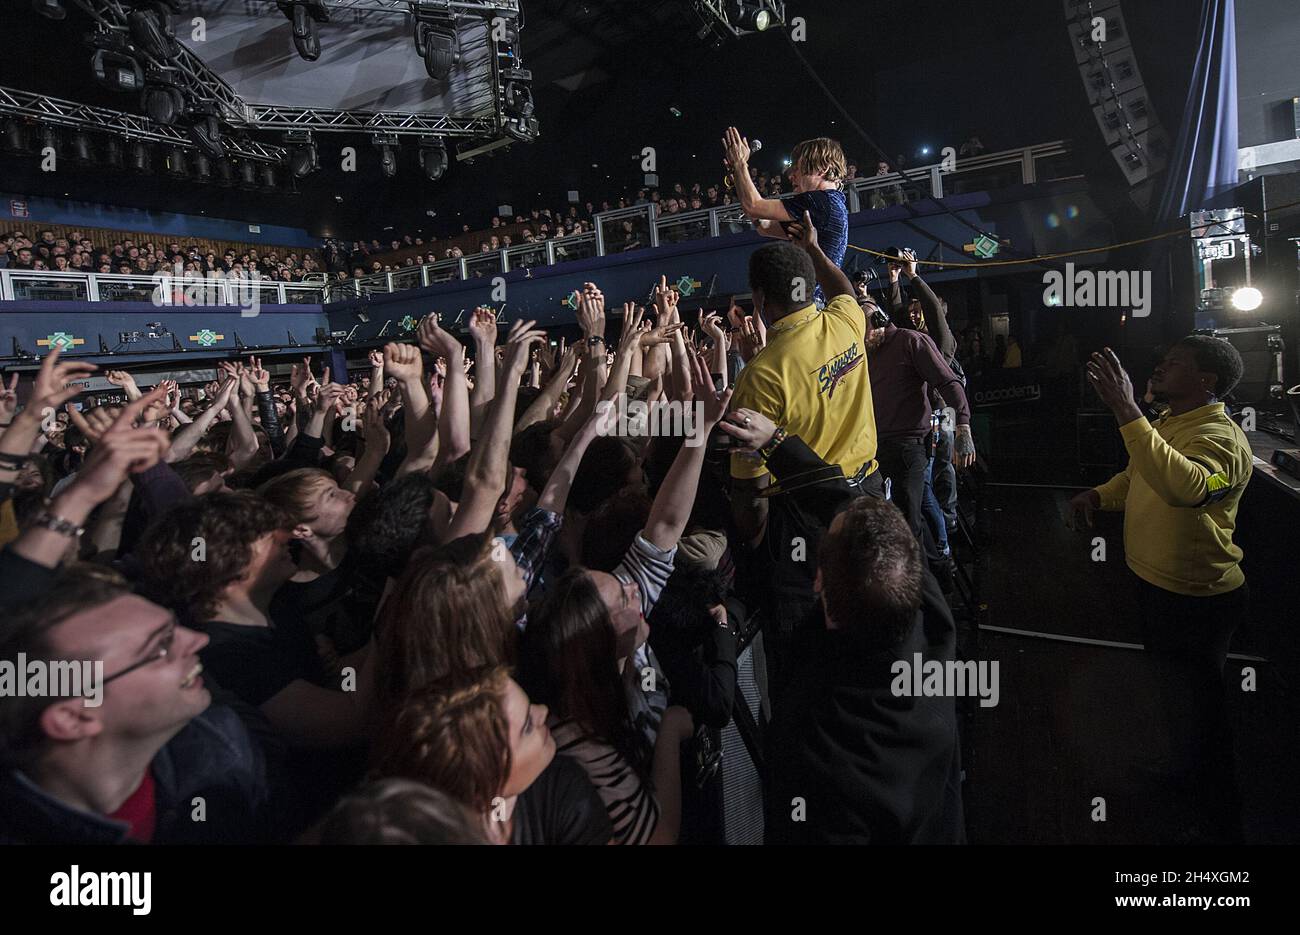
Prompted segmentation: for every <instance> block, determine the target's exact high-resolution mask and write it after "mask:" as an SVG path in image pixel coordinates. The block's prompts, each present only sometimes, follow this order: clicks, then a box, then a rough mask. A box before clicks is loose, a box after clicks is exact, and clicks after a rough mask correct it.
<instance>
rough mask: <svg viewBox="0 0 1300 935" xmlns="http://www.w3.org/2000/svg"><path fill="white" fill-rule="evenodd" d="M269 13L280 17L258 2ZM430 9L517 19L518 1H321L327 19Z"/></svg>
mask: <svg viewBox="0 0 1300 935" xmlns="http://www.w3.org/2000/svg"><path fill="white" fill-rule="evenodd" d="M259 2H261V3H263V4H265V5H266V6H267V7H268V8H269V9H270V10H273V11H275V14H276V15H277V16H279V15H280V11H279V9H278V8H277V7H276V0H259ZM421 5H424V6H430V7H437V8H442V9H451V10H452V11H454V12H457V13H481V14H483V15H484V16H504V17H506V18H507V19H509V18H511V16H518V15H519V0H450V2H445V0H444V2H433V3H430V2H429V0H423V3H422V2H421V0H325V8H326V9H327V10H329V11H330V15H331V16H333V14H335V13H348V12H350V11H353V10H365V11H367V12H371V13H388V14H390V15H392V16H405V15H407V14H408V13H413V12H414V8H415V7H417V6H421Z"/></svg>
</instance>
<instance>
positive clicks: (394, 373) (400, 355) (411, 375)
mask: <svg viewBox="0 0 1300 935" xmlns="http://www.w3.org/2000/svg"><path fill="white" fill-rule="evenodd" d="M384 372H385V373H387V374H388V375H389V376H390V377H394V378H395V379H397V381H398V382H400V383H407V384H414V383H419V382H420V380H421V379H423V376H424V363H423V362H422V361H421V360H420V349H419V348H418V347H415V346H414V345H411V344H385V345H384Z"/></svg>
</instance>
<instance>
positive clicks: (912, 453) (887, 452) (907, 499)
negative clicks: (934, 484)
mask: <svg viewBox="0 0 1300 935" xmlns="http://www.w3.org/2000/svg"><path fill="white" fill-rule="evenodd" d="M876 458H877V460H879V461H880V473H881V474H883V475H884V476H885V477H888V478H889V479H890V481H891V482H892V494H891V499H892V500H893V501H894V503H895V504H897V506H898V508H899V509H900V510H902V511H903V516H904V518H905V519H906V520H907V525H908V528H910V529H911V530H912V535H914V536H916V538H917V540H918V541H922V542H923V541H924V539H923V538H922V535H921V530H922V528H923V527H924V526H925V516H924V514H923V513H922V512H921V499H922V497H924V495H925V466H926V464H927V463H928V462H929V460H930V444H929V438H928V436H922V437H920V438H890V439H882V440H881V442H880V445H879V447H878V448H877V449H876Z"/></svg>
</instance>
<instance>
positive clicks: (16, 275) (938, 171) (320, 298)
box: [0, 140, 1082, 305]
mask: <svg viewBox="0 0 1300 935" xmlns="http://www.w3.org/2000/svg"><path fill="white" fill-rule="evenodd" d="M1081 174H1082V173H1080V172H1079V171H1077V170H1076V169H1075V168H1074V166H1073V162H1072V160H1071V152H1070V148H1069V146H1068V145H1067V144H1066V143H1065V142H1064V141H1059V140H1058V141H1056V142H1052V143H1039V144H1037V145H1035V146H1026V147H1024V148H1023V149H1010V150H1004V151H1002V152H997V153H988V154H986V155H983V156H970V157H961V158H959V159H958V160H957V162H956V165H955V166H954V167H953V168H952V170H951V171H948V170H946V169H945V168H944V165H943V163H941V162H940V163H934V164H933V165H928V166H917V167H915V168H911V169H906V170H904V171H903V172H902V173H901V174H900V173H894V174H892V175H888V176H866V177H863V178H856V179H853V180H852V181H850V182H849V183H848V184H846V185H845V187H844V193H845V196H846V197H847V199H848V208H849V212H850V213H853V214H856V213H858V212H859V211H871V210H881V209H887V208H891V207H893V206H896V205H902V204H906V203H909V202H913V201H919V200H921V199H925V198H943V197H945V196H947V195H956V194H961V193H963V192H974V191H989V190H993V189H998V188H1006V187H1008V186H1011V185H1017V184H1031V183H1034V182H1042V181H1050V180H1054V179H1063V178H1075V177H1078V176H1079V175H1081ZM782 197H783V198H788V197H791V196H790V195H783V196H782ZM594 223H595V230H593V231H590V232H588V233H583V234H575V235H573V236H570V237H562V238H559V239H556V240H547V241H538V242H535V243H523V244H514V245H512V246H509V247H506V248H504V249H502V250H498V251H494V252H492V253H476V254H472V255H470V256H464V257H455V258H452V259H447V260H439V261H438V262H436V263H427V264H424V265H422V266H403V267H401V268H399V269H396V270H393V271H391V272H383V273H371V274H369V275H367V276H359V277H357V278H356V279H348V280H344V281H342V282H329V283H326V282H320V281H315V277H313V281H304V282H272V281H270V280H256V281H252V282H251V284H250V281H249V280H239V279H231V278H229V277H225V278H217V279H201V280H189V279H186V280H184V281H183V282H184V286H185V288H186V289H189V288H190V286H191V285H194V286H196V287H199V288H202V289H203V290H204V294H207V293H208V292H209V291H210V293H211V295H213V296H215V297H216V301H213V302H211V303H210V304H217V305H247V304H248V300H247V297H248V295H249V291H250V289H251V290H252V291H253V293H254V294H256V295H257V297H258V301H260V302H263V303H279V304H290V305H292V304H312V303H321V302H333V301H339V300H343V299H349V298H356V297H358V296H368V295H375V294H382V293H390V292H402V291H404V290H407V289H415V288H418V287H421V286H430V285H433V284H435V283H440V282H451V281H453V280H461V281H463V280H469V279H491V278H492V277H495V276H500V275H502V274H504V273H507V272H510V271H512V270H520V269H532V268H534V267H538V266H554V265H555V264H557V263H565V262H568V261H570V260H585V259H590V258H592V257H597V256H610V255H614V254H619V253H625V252H628V251H632V250H640V249H644V248H647V247H658V246H660V245H661V244H675V243H686V242H689V241H692V240H703V239H705V238H708V237H718V236H722V235H725V234H735V233H741V232H743V231H747V230H752V229H753V225H752V224H751V223H750V222H749V221H748V220H747V219H746V218H745V214H744V212H743V211H741V209H740V206H739V205H734V204H733V205H725V206H723V207H719V208H707V209H705V210H702V211H689V212H685V213H679V214H663V213H661V212H660V211H659V210H658V207H657V206H656V205H655V204H653V203H651V204H645V205H635V206H633V207H631V208H618V209H616V210H613V211H604V212H601V213H600V214H597V215H596V216H595V218H594ZM0 287H2V292H0V298H4V299H38V300H39V299H54V300H57V299H63V300H74V301H82V302H87V301H88V302H114V301H154V302H156V303H157V304H164V305H180V304H185V301H186V300H185V293H183V292H181V293H178V292H177V281H175V280H173V281H171V282H170V283H169V284H163V285H160V282H159V277H156V276H122V275H116V274H100V273H57V272H32V271H22V270H0Z"/></svg>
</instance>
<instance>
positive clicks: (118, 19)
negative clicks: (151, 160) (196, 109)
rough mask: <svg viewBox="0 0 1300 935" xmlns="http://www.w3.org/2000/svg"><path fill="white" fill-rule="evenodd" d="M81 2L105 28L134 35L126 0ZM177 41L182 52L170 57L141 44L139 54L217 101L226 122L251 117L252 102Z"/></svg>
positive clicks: (198, 95) (199, 96) (190, 91)
mask: <svg viewBox="0 0 1300 935" xmlns="http://www.w3.org/2000/svg"><path fill="white" fill-rule="evenodd" d="M77 5H78V6H80V7H81V8H82V9H83V10H85V11H86V12H87V13H89V14H90V16H91V17H92V18H93V19H94V20H95V21H96V22H97V23H98V24H99V26H100V28H101V29H109V30H112V31H113V32H115V33H119V34H121V35H124V36H130V34H131V29H130V26H129V25H128V20H127V14H128V13H130V12H131V11H132V10H133V9H134V7H129V6H126V5H125V4H123V2H122V0H77ZM177 45H178V46H179V47H180V54H179V55H177V56H176V57H175V58H174V59H171V60H168V61H161V60H159V59H155V58H153V57H152V56H150V55H149V54H148V53H147V52H145V51H144V50H143V49H140V48H137V49H136V54H137V55H138V56H139V57H140V58H141V59H143V60H144V61H146V62H148V63H149V64H151V65H153V66H154V67H155V68H159V69H162V70H165V71H170V72H172V73H173V74H175V75H176V77H177V79H178V84H179V86H180V88H181V90H182V91H183V92H185V95H186V97H188V98H190V99H191V100H206V101H211V102H212V103H213V104H215V105H216V107H217V109H218V110H219V111H220V116H221V119H222V120H224V121H225V122H226V123H228V124H230V125H231V126H239V125H241V124H244V123H245V122H246V121H247V119H248V105H246V104H245V103H244V101H243V99H242V98H241V97H240V96H239V95H238V94H236V93H235V89H234V88H232V87H231V86H230V85H228V84H227V83H226V82H225V81H223V80H222V79H221V78H220V77H219V76H218V75H216V74H214V73H213V72H212V70H211V69H209V68H208V66H207V65H206V64H204V62H203V60H202V59H201V58H199V57H198V56H197V55H195V54H194V53H193V52H191V51H190V50H189V49H188V48H186V47H185V43H183V42H180V41H178V42H177Z"/></svg>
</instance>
